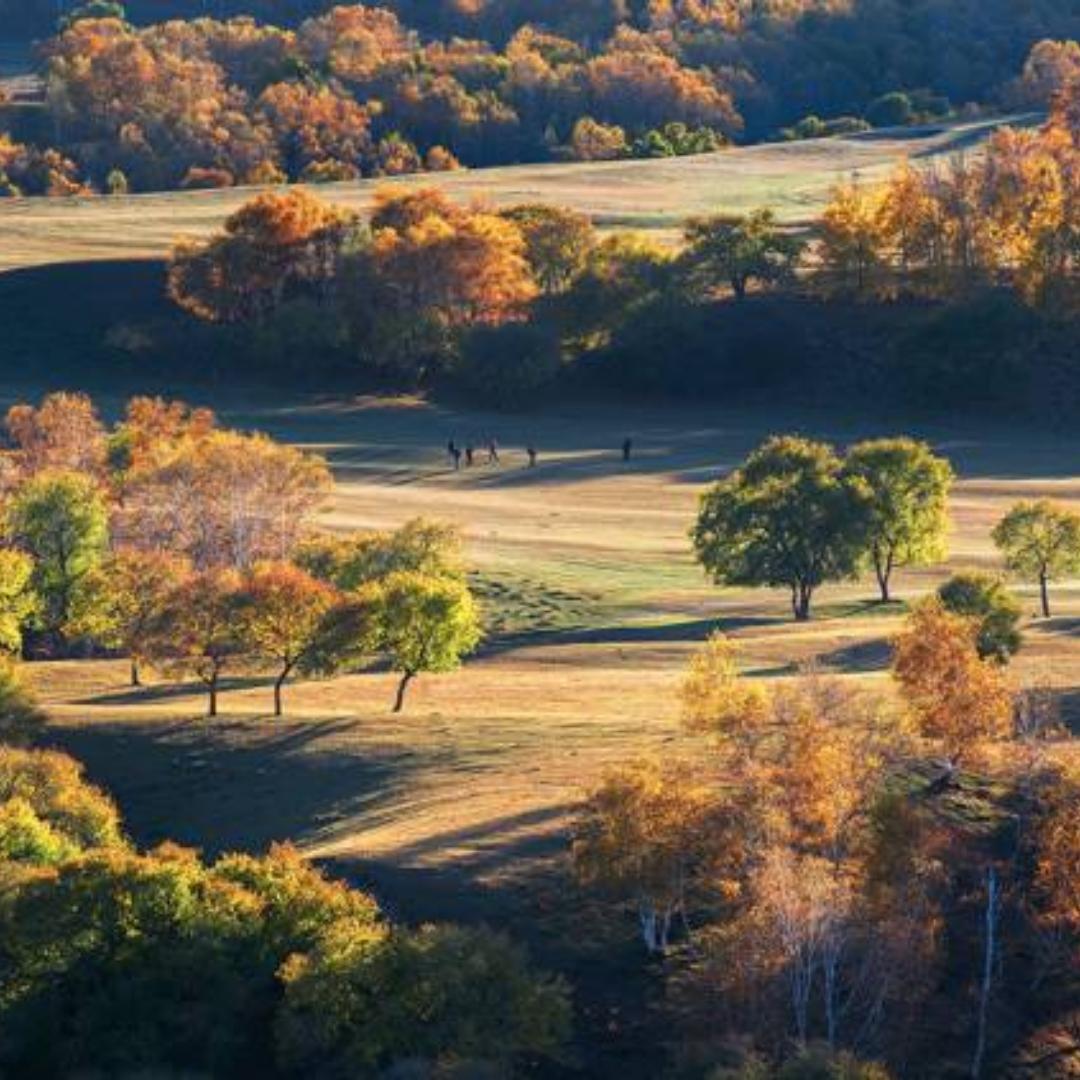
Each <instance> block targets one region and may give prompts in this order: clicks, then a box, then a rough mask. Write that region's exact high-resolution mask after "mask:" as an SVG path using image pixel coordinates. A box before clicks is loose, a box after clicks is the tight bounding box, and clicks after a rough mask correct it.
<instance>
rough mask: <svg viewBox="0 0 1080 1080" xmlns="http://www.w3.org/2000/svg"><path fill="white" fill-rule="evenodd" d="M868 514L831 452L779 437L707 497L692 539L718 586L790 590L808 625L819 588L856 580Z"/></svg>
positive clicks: (858, 486)
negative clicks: (834, 582)
mask: <svg viewBox="0 0 1080 1080" xmlns="http://www.w3.org/2000/svg"><path fill="white" fill-rule="evenodd" d="M868 510H869V494H868V493H867V491H866V486H865V484H864V483H863V482H862V481H861V480H860V479H859V478H858V477H853V476H850V475H849V474H847V473H845V471H844V467H843V463H842V462H841V460H840V459H839V458H838V457H837V455H836V453H835V452H834V451H833V449H832V447H831V446H828V445H827V444H825V443H817V442H811V441H809V440H807V439H801V438H797V437H795V436H774V437H773V438H771V439H769V440H768V441H767V442H765V443H764V444H763V445H762V446H761V447H759V448H758V449H757V450H755V451H754V452H753V453H752V454H751V455H750V456H749V457H748V458H747V459H746V462H745V463H744V464H743V465H742V467H741V468H738V469H736V470H735V471H734V472H733V473H732V474H731V475H730V476H728V477H727V478H726V479H724V480H721V481H720V483H718V484H716V486H715V487H713V488H712V489H711V490H710V491H708V492H706V493H705V495H703V496H702V499H701V507H700V510H699V512H698V520H697V523H696V525H695V526H694V528H693V530H692V532H691V536H692V538H693V542H694V549H695V551H696V552H697V557H698V560H699V561H700V562H701V564H702V565H703V566H704V567H705V569H706V570H707V571H708V572H709V573H710V574H711V575H712V577H713V579H714V580H715V581H716V582H717V583H718V584H722V585H763V586H773V587H781V586H782V587H785V588H787V589H789V590H790V591H791V609H792V612H793V613H794V615H795V618H796V619H797V620H799V621H803V620H805V619H808V618H810V604H811V600H812V599H813V595H814V592H815V590H816V589H817V588H818V586H819V585H821V584H822V583H823V582H826V581H837V580H840V579H843V578H850V577H853V576H854V575H855V573H856V571H857V569H858V565H859V559H860V556H861V555H862V552H863V551H864V550H865V544H866V529H867V520H868Z"/></svg>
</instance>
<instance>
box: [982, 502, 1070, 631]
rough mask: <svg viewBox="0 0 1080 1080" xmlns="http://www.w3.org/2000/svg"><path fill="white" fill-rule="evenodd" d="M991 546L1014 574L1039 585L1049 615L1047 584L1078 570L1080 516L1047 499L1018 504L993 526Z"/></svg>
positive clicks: (1043, 604)
mask: <svg viewBox="0 0 1080 1080" xmlns="http://www.w3.org/2000/svg"><path fill="white" fill-rule="evenodd" d="M992 535H993V538H994V543H995V544H996V545H997V547H998V548H999V550H1000V551H1001V552H1002V554H1003V555H1004V556H1005V565H1006V566H1007V567H1008V569H1009V570H1011V571H1012V572H1013V573H1014V574H1017V575H1018V576H1020V577H1022V578H1024V579H1026V580H1029V581H1031V580H1034V581H1037V582H1038V583H1039V586H1040V589H1041V593H1042V608H1043V615H1044V616H1046V617H1047V618H1049V616H1050V597H1049V588H1048V583H1049V582H1051V581H1054V580H1056V579H1058V578H1060V577H1063V576H1064V575H1066V574H1071V573H1075V572H1076V571H1077V570H1080V514H1077V513H1076V512H1075V511H1074V510H1069V509H1067V508H1066V507H1064V506H1058V505H1056V504H1054V503H1052V502H1051V501H1050V500H1049V499H1039V500H1038V501H1037V502H1018V503H1016V505H1015V506H1013V508H1012V509H1011V510H1010V511H1009V512H1008V513H1007V514H1006V515H1005V517H1003V518H1002V519H1001V521H999V522H998V523H997V525H995V526H994V531H993V534H992Z"/></svg>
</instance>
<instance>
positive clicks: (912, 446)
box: [846, 439, 953, 603]
mask: <svg viewBox="0 0 1080 1080" xmlns="http://www.w3.org/2000/svg"><path fill="white" fill-rule="evenodd" d="M846 469H847V472H848V473H849V474H850V475H852V476H855V477H858V478H859V479H861V480H863V481H865V484H866V487H867V489H868V490H869V492H870V496H871V497H870V508H869V509H870V513H869V521H868V525H867V548H868V554H869V558H870V561H871V563H872V564H873V567H874V575H875V576H876V578H877V583H878V588H879V589H880V590H881V601H882V603H888V601H889V599H890V594H889V582H890V579H891V578H892V573H893V571H894V570H895V569H896V568H897V567H900V566H928V565H930V564H931V563H934V562H937V561H939V560H941V559H943V558H944V557H945V554H946V546H945V539H946V533H947V531H948V527H949V516H948V499H949V488H950V487H951V486H952V482H953V471H952V467H951V466H950V465H949V463H948V462H947V461H946V460H945V459H944V458H940V457H936V456H935V455H934V454H933V453H932V452H931V450H930V447H929V446H927V445H926V443H923V442H916V441H915V440H914V439H873V440H870V441H868V442H862V443H859V444H858V445H856V446H853V447H852V448H851V450H850V451H849V452H848V455H847V461H846Z"/></svg>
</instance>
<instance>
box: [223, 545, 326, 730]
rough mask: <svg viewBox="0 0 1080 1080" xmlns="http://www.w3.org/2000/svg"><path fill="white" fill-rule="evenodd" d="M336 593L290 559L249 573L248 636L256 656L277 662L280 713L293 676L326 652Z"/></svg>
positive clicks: (277, 707)
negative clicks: (323, 644)
mask: <svg viewBox="0 0 1080 1080" xmlns="http://www.w3.org/2000/svg"><path fill="white" fill-rule="evenodd" d="M336 597H337V593H336V591H335V590H334V589H333V588H332V587H331V586H330V585H327V584H326V583H325V582H322V581H318V580H316V579H315V578H313V577H311V575H310V574H308V573H306V572H305V571H303V570H301V569H300V568H299V567H298V566H293V565H292V564H291V563H273V562H268V563H259V564H258V565H256V566H255V567H254V569H253V570H252V571H251V573H250V574H249V575H248V578H247V581H246V583H245V588H244V599H243V605H242V606H243V614H242V620H243V635H244V638H245V641H246V643H247V645H248V646H249V647H250V649H251V651H252V652H253V653H254V654H256V655H257V656H260V657H263V658H264V659H266V660H268V661H271V662H272V663H274V664H276V665H277V675H276V678H275V679H274V715H275V716H281V714H282V702H281V693H282V687H284V685H285V681H286V680H287V679H288V678H289V676H290V675H292V674H293V672H295V671H298V670H303V669H305V668H308V667H310V666H313V665H314V662H315V660H316V658H317V657H320V656H325V652H324V650H321V649H320V635H321V632H322V630H323V625H324V620H325V618H326V614H327V612H328V611H329V610H330V608H331V607H332V606H333V604H334V601H335V599H336Z"/></svg>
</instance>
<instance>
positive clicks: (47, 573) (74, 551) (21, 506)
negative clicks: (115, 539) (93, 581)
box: [4, 472, 109, 638]
mask: <svg viewBox="0 0 1080 1080" xmlns="http://www.w3.org/2000/svg"><path fill="white" fill-rule="evenodd" d="M4 528H5V533H6V535H7V537H8V539H9V540H10V541H11V542H12V543H13V544H14V545H15V546H16V547H18V548H20V549H21V550H22V551H24V552H26V553H27V555H29V556H30V558H31V559H32V560H33V564H34V568H33V574H32V576H31V585H32V587H33V590H34V592H35V593H36V594H37V596H38V598H39V599H40V602H41V606H40V609H39V617H40V621H41V624H42V628H43V629H44V630H45V632H46V633H47V634H49V635H50V636H52V637H55V638H62V636H63V631H64V627H65V626H66V625H67V623H68V621H69V619H70V617H71V610H72V603H73V602H74V599H75V594H76V591H77V589H78V587H79V584H80V582H81V581H82V580H83V578H85V576H86V575H87V574H88V573H89V572H90V571H91V570H93V569H94V568H95V567H96V566H97V565H98V564H99V563H100V561H101V559H102V557H103V556H104V554H105V549H106V546H107V543H108V538H109V524H108V513H107V510H106V507H105V501H104V499H103V498H102V495H101V491H100V490H99V488H98V487H97V485H96V484H95V483H94V481H93V480H92V479H91V478H90V477H88V476H86V475H83V474H79V473H72V472H41V473H37V474H36V475H34V476H32V477H31V478H30V479H29V480H27V481H26V482H25V483H24V484H22V485H21V486H20V487H19V488H18V490H17V491H16V492H15V493H14V494H13V495H12V497H11V499H10V501H9V502H8V505H7V507H6V512H5V520H4Z"/></svg>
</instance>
